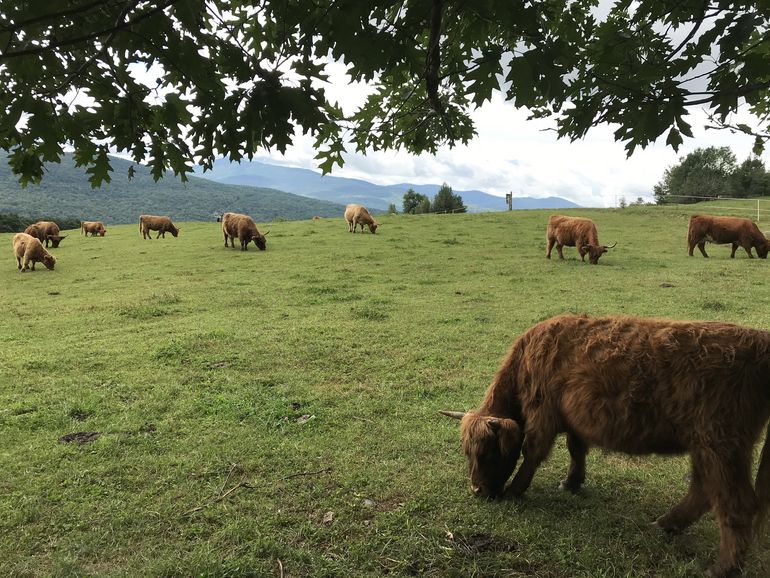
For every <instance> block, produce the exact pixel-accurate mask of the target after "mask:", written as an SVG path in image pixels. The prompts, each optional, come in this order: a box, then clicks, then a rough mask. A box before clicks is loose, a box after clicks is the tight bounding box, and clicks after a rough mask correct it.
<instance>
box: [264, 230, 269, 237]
mask: <svg viewBox="0 0 770 578" xmlns="http://www.w3.org/2000/svg"><path fill="white" fill-rule="evenodd" d="M269 234H270V229H268V230H267V233H262V236H263V237H267V236H268V235H269Z"/></svg>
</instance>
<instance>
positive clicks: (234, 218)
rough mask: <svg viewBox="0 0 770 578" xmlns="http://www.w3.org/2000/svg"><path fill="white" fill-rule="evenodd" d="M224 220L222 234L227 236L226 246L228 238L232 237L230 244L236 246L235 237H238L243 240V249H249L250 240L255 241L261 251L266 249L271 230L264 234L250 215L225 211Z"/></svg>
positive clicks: (222, 218)
mask: <svg viewBox="0 0 770 578" xmlns="http://www.w3.org/2000/svg"><path fill="white" fill-rule="evenodd" d="M221 221H222V234H224V236H225V247H227V239H228V238H229V239H230V245H231V246H232V247H233V248H235V242H234V241H233V239H234V238H235V237H238V240H239V241H240V242H241V251H247V250H248V247H247V245H248V244H249V242H250V241H254V244H255V245H256V246H257V248H258V249H259V250H260V251H264V250H265V249H266V248H267V239H265V236H266V235H267V234H268V233H269V232H270V231H268V232H267V233H265V234H264V235H263V234H262V233H260V232H259V230H258V229H257V225H256V224H255V223H254V219H252V218H251V217H249V216H248V215H241V214H239V213H225V214H224V215H222V217H221Z"/></svg>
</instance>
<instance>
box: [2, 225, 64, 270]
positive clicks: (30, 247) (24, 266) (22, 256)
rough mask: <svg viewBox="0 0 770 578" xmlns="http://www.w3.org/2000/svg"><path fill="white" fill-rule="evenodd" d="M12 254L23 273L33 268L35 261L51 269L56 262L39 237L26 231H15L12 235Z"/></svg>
mask: <svg viewBox="0 0 770 578" xmlns="http://www.w3.org/2000/svg"><path fill="white" fill-rule="evenodd" d="M12 241H13V254H14V255H15V256H16V263H18V265H19V270H20V271H21V272H22V273H24V271H28V270H29V269H30V264H32V267H31V268H32V270H33V271H34V270H35V263H42V264H43V265H45V267H46V269H49V270H53V268H54V265H55V264H56V257H54V256H53V255H51V254H50V253H49V252H48V251H46V249H45V247H43V244H42V243H41V242H40V239H38V238H37V237H33V236H32V235H29V234H27V233H16V234H15V235H14V236H13V240H12Z"/></svg>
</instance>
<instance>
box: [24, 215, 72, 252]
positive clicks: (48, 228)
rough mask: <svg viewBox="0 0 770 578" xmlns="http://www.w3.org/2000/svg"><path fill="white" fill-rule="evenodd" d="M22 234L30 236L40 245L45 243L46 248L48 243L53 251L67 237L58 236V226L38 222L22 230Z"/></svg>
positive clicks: (50, 222)
mask: <svg viewBox="0 0 770 578" xmlns="http://www.w3.org/2000/svg"><path fill="white" fill-rule="evenodd" d="M24 232H25V233H26V234H27V235H32V236H33V237H35V238H36V239H38V240H39V241H40V242H41V243H45V246H46V247H48V242H49V241H50V242H51V246H52V247H53V248H54V249H56V248H57V247H58V246H59V243H61V240H62V239H64V238H66V237H67V235H60V234H59V225H57V224H56V223H54V222H53V221H38V222H37V223H33V224H31V225H30V226H29V227H27V228H26V229H24Z"/></svg>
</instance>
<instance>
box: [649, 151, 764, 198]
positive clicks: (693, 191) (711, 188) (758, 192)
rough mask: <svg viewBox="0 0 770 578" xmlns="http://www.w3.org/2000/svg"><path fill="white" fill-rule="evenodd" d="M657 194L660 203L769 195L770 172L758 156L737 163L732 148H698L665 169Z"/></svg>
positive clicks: (656, 189)
mask: <svg viewBox="0 0 770 578" xmlns="http://www.w3.org/2000/svg"><path fill="white" fill-rule="evenodd" d="M654 193H655V200H656V202H658V203H660V204H662V203H667V202H672V203H697V202H699V201H701V200H703V199H708V198H716V197H755V196H762V195H768V194H770V174H769V173H768V172H767V171H766V170H765V165H764V163H763V162H762V160H761V159H758V158H756V157H754V158H752V157H749V158H748V159H746V160H745V161H743V163H741V164H740V165H738V164H737V162H736V159H735V154H734V153H733V152H732V151H731V150H730V148H729V147H719V148H717V147H708V148H698V149H695V150H694V151H693V152H691V153H690V154H688V155H686V156H685V157H683V158H682V159H681V160H680V161H679V163H678V164H676V165H674V166H672V167H668V168H667V169H666V170H665V172H664V174H663V179H661V181H660V182H659V183H658V184H656V185H655V187H654Z"/></svg>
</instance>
